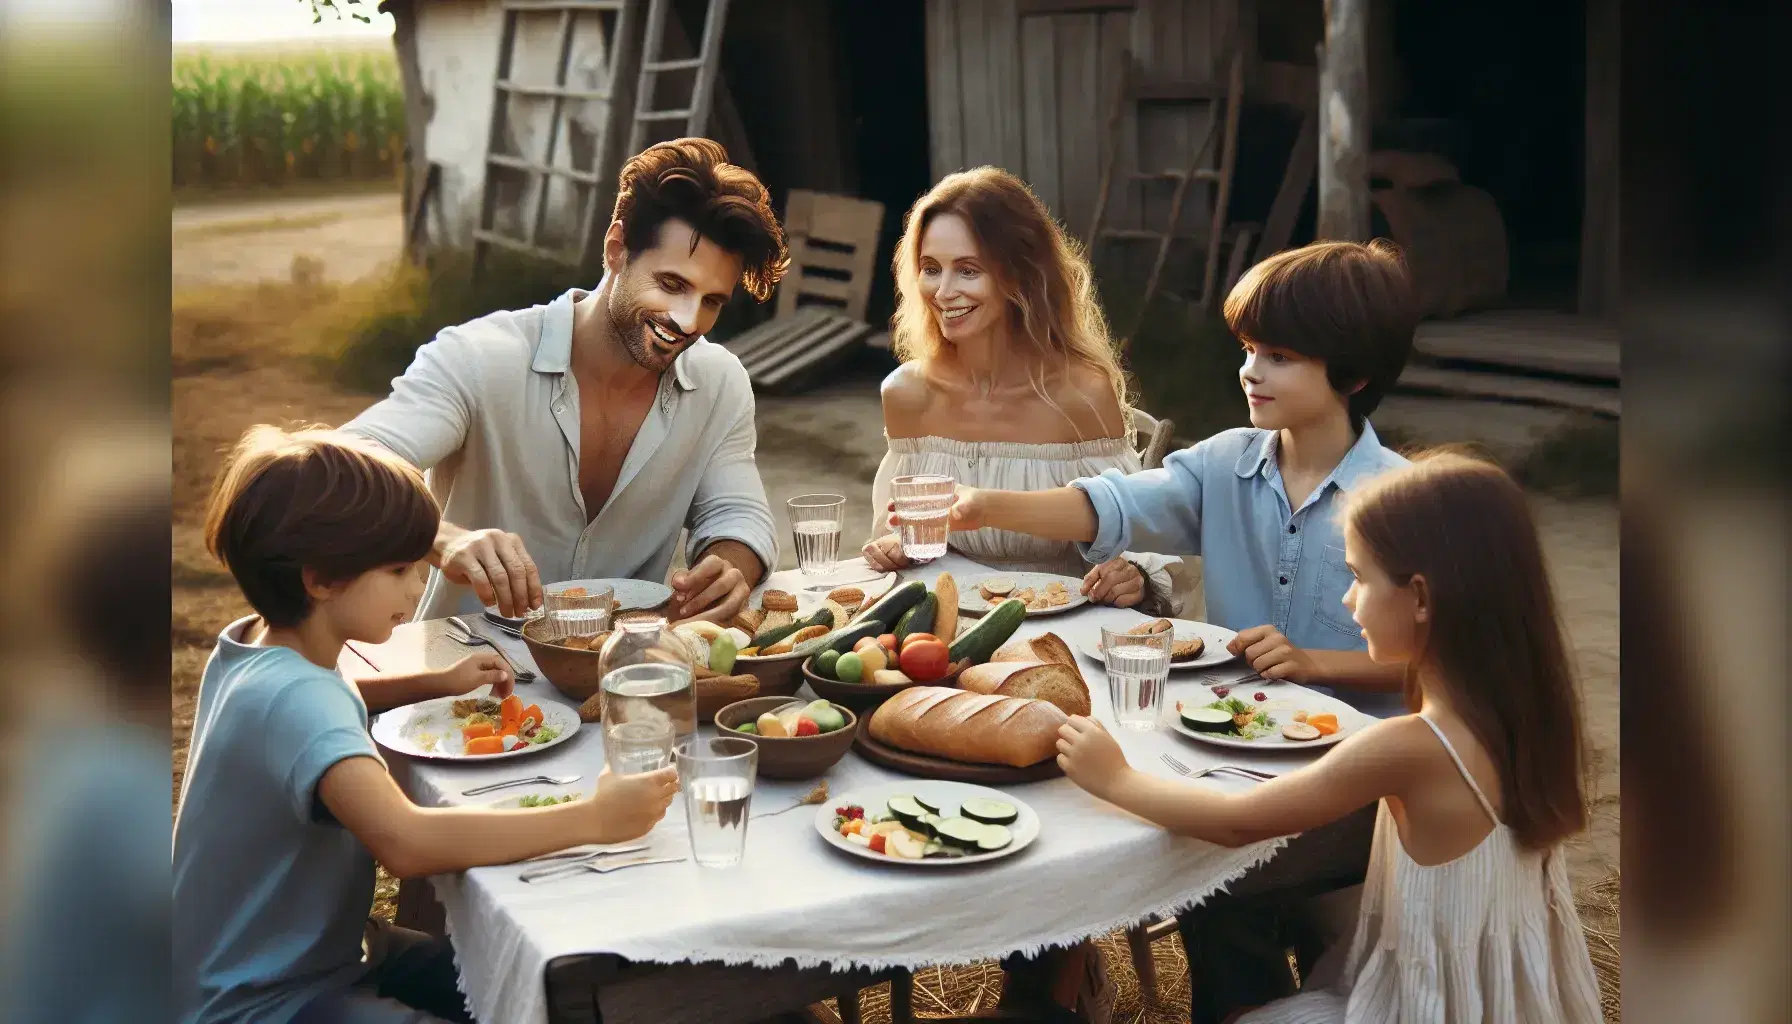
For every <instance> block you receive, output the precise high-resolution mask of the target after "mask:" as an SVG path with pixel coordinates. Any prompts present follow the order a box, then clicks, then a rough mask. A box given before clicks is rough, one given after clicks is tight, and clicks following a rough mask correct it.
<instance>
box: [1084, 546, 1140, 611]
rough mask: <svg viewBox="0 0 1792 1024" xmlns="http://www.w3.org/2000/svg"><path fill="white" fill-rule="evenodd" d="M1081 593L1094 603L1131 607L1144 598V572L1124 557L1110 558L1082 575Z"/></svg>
mask: <svg viewBox="0 0 1792 1024" xmlns="http://www.w3.org/2000/svg"><path fill="white" fill-rule="evenodd" d="M1083 593H1085V594H1087V595H1089V600H1091V601H1094V602H1095V603H1096V604H1111V605H1113V606H1114V607H1116V608H1131V607H1132V606H1133V605H1135V604H1138V603H1139V602H1140V601H1143V600H1145V574H1144V573H1143V572H1140V571H1139V567H1138V566H1136V565H1134V564H1132V563H1131V562H1129V561H1127V560H1126V559H1124V558H1110V559H1108V560H1107V561H1105V562H1103V563H1101V564H1100V565H1098V566H1096V567H1095V568H1093V569H1090V570H1089V574H1088V575H1087V576H1084V577H1083Z"/></svg>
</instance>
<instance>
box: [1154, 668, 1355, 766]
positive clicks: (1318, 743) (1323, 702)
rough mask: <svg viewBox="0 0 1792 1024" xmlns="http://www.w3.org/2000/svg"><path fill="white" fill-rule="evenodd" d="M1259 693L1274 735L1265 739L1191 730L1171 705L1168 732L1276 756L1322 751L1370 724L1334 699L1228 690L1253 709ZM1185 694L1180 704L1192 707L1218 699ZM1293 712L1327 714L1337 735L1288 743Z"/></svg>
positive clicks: (1204, 691) (1261, 687)
mask: <svg viewBox="0 0 1792 1024" xmlns="http://www.w3.org/2000/svg"><path fill="white" fill-rule="evenodd" d="M1259 691H1261V692H1262V693H1263V695H1264V696H1266V697H1268V698H1269V699H1268V700H1266V701H1264V702H1263V703H1262V704H1261V705H1260V706H1261V707H1263V708H1264V709H1266V710H1267V711H1268V712H1269V714H1270V717H1271V718H1274V719H1275V721H1276V727H1275V731H1274V732H1271V733H1270V734H1269V735H1268V736H1264V737H1262V738H1260V739H1254V740H1247V739H1245V738H1244V737H1242V736H1227V735H1222V734H1219V733H1211V732H1201V731H1199V730H1197V729H1191V728H1189V727H1188V726H1186V725H1184V724H1183V723H1182V716H1181V715H1180V714H1178V713H1177V711H1176V707H1175V705H1171V706H1170V708H1169V713H1170V728H1172V729H1175V730H1176V731H1177V732H1179V733H1181V734H1182V735H1184V736H1187V737H1188V738H1189V739H1191V740H1195V741H1197V742H1199V743H1206V744H1208V745H1210V746H1215V747H1232V748H1233V749H1235V750H1272V751H1276V752H1277V753H1280V752H1283V751H1291V750H1313V749H1323V748H1325V747H1329V746H1332V745H1333V744H1336V743H1337V742H1338V741H1339V740H1342V739H1344V738H1345V737H1346V736H1352V735H1354V734H1355V733H1356V732H1357V730H1359V729H1361V728H1362V727H1363V726H1365V725H1367V724H1368V723H1369V722H1371V721H1373V719H1371V718H1369V717H1368V716H1367V715H1365V714H1363V713H1362V712H1361V711H1358V710H1357V709H1355V708H1353V707H1351V706H1350V705H1348V704H1346V703H1344V702H1343V701H1341V700H1339V699H1338V698H1336V697H1327V696H1326V695H1325V694H1323V693H1314V692H1313V691H1312V690H1306V691H1304V692H1300V693H1298V694H1296V695H1288V691H1287V688H1286V687H1285V686H1278V685H1276V684H1275V683H1254V684H1253V683H1246V684H1242V685H1239V686H1234V687H1232V688H1231V693H1230V695H1231V696H1233V697H1237V698H1238V699H1239V700H1242V701H1244V702H1245V703H1246V704H1251V705H1256V704H1257V702H1256V701H1254V700H1252V699H1251V695H1252V694H1254V693H1257V692H1259ZM1187 692H1188V693H1189V694H1190V696H1185V697H1183V698H1182V703H1184V704H1188V705H1191V706H1193V707H1205V706H1206V705H1208V704H1211V703H1213V701H1215V700H1217V699H1218V698H1216V697H1215V696H1214V695H1213V690H1212V689H1211V688H1209V687H1205V686H1203V687H1200V688H1198V689H1196V690H1190V691H1187ZM1296 711H1305V712H1307V713H1308V714H1317V713H1320V712H1326V711H1329V712H1331V713H1332V714H1334V715H1337V716H1338V731H1337V732H1334V733H1332V734H1331V735H1330V736H1321V737H1319V738H1318V739H1316V740H1291V739H1289V738H1288V737H1286V736H1283V735H1282V726H1284V725H1287V724H1288V723H1289V722H1290V721H1293V718H1292V716H1293V715H1294V713H1295V712H1296Z"/></svg>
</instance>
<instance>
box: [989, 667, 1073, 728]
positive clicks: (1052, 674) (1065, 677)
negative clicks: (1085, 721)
mask: <svg viewBox="0 0 1792 1024" xmlns="http://www.w3.org/2000/svg"><path fill="white" fill-rule="evenodd" d="M996 694H997V695H998V696H1002V697H1030V698H1032V699H1034V700H1043V701H1048V702H1050V703H1051V704H1052V705H1053V706H1054V707H1056V708H1057V709H1058V710H1059V711H1062V712H1064V713H1065V714H1067V715H1083V716H1087V715H1088V714H1089V711H1090V706H1089V684H1087V683H1085V682H1083V674H1082V673H1081V672H1078V671H1077V670H1076V669H1074V668H1071V667H1070V666H1068V665H1058V664H1052V663H1048V664H1045V665H1030V666H1028V667H1026V668H1024V669H1021V670H1020V671H1019V672H1016V673H1014V674H1013V675H1010V676H1009V677H1008V678H1007V679H1004V680H1003V681H1002V685H1000V686H998V687H996Z"/></svg>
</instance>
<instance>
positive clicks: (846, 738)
mask: <svg viewBox="0 0 1792 1024" xmlns="http://www.w3.org/2000/svg"><path fill="white" fill-rule="evenodd" d="M788 703H790V698H789V697H787V696H786V697H749V698H747V699H746V700H740V701H735V702H734V703H733V704H730V705H728V706H727V707H725V708H723V709H722V710H720V711H718V712H716V732H717V733H719V734H721V735H723V736H738V737H740V738H741V739H743V740H752V741H753V742H754V743H756V744H758V745H759V774H761V775H763V776H765V777H766V778H768V779H813V778H816V777H817V776H820V775H823V774H826V772H827V770H828V769H829V768H832V767H833V766H834V765H835V764H836V763H838V762H839V760H840V759H841V758H842V757H845V756H846V752H847V751H848V750H849V749H851V748H852V740H853V734H854V733H856V732H857V731H858V728H859V719H858V716H857V715H854V714H853V713H852V710H851V709H850V708H844V707H841V706H840V705H838V704H835V705H834V708H835V710H837V711H839V712H840V713H841V714H842V715H844V716H846V725H844V726H843V727H841V728H839V729H835V730H834V731H833V732H824V733H822V734H821V735H819V736H759V735H755V734H753V733H742V732H735V731H734V729H735V726H738V725H741V724H743V723H746V722H752V721H757V720H758V718H759V716H760V715H762V714H765V713H766V712H767V711H770V710H772V709H773V708H776V707H778V706H779V705H781V704H788Z"/></svg>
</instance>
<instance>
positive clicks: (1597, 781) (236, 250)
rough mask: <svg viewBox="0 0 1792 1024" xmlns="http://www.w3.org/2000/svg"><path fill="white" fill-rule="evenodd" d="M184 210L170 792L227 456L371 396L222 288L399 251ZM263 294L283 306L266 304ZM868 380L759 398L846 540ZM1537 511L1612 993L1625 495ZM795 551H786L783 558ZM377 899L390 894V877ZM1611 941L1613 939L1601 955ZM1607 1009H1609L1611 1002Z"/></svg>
mask: <svg viewBox="0 0 1792 1024" xmlns="http://www.w3.org/2000/svg"><path fill="white" fill-rule="evenodd" d="M175 221H176V232H175V252H174V258H175V269H176V281H177V286H176V299H175V305H176V317H175V338H174V349H175V350H174V355H175V363H176V367H177V370H176V374H177V375H176V376H175V378H174V381H173V396H172V397H173V405H174V435H175V450H174V516H175V519H174V563H175V564H174V567H173V568H174V590H173V621H174V637H173V639H174V659H173V660H174V664H173V670H174V672H173V697H174V723H173V724H174V736H175V740H174V742H175V750H174V764H175V772H176V778H175V780H174V784H175V791H176V792H178V789H179V773H180V772H181V770H182V768H183V766H184V764H185V760H186V746H187V737H188V735H189V733H190V731H191V728H192V712H193V700H194V697H195V691H196V687H197V685H198V678H199V674H200V671H201V670H202V668H203V666H204V662H205V658H206V656H207V653H208V652H209V650H210V647H211V645H212V643H213V642H214V638H215V637H216V635H217V633H218V631H219V629H221V628H222V627H223V626H224V625H225V624H226V623H228V622H229V621H230V620H231V619H233V618H236V617H238V616H239V615H242V614H245V613H246V611H247V609H246V606H245V605H244V604H243V602H242V599H241V597H240V596H239V595H238V594H237V593H236V590H235V588H234V586H233V585H232V584H231V581H230V579H229V577H228V576H227V575H225V574H224V573H223V572H222V571H220V570H219V569H218V567H217V566H216V565H215V563H213V562H212V561H211V559H210V557H209V556H208V555H207V554H206V553H205V551H204V549H203V544H202V542H201V539H200V524H201V518H202V516H203V511H204V509H203V506H204V501H205V496H206V493H207V490H208V489H209V487H210V484H211V479H212V475H213V474H214V473H215V471H216V468H217V465H218V463H219V460H220V457H221V454H222V452H223V451H224V450H225V449H226V448H227V447H228V446H229V445H230V444H231V443H232V442H233V441H235V440H236V438H237V437H238V436H239V435H240V434H241V432H242V431H243V430H244V429H245V428H246V427H248V426H250V425H252V424H255V423H260V422H276V423H293V422H298V421H309V422H324V423H330V424H337V423H341V422H344V421H346V420H347V419H349V418H350V417H352V416H353V415H354V414H355V413H356V412H358V411H359V410H361V409H362V408H365V407H366V406H367V405H369V404H371V403H372V402H373V401H375V400H376V397H377V396H374V395H368V394H357V393H351V392H347V391H344V390H343V389H341V388H340V387H338V386H336V385H334V384H332V383H330V382H329V381H328V380H326V379H324V378H323V377H322V376H321V375H320V374H319V373H318V372H317V370H316V369H315V366H316V364H315V362H314V361H311V360H309V359H307V358H305V357H304V356H303V355H302V354H294V353H293V350H292V348H291V341H290V339H286V340H285V342H283V343H281V344H271V343H269V342H268V341H267V340H266V338H265V337H264V336H263V335H264V334H267V333H269V332H273V331H275V330H276V326H275V324H274V321H275V320H277V319H278V318H279V317H280V312H279V309H278V305H279V302H280V301H285V302H293V301H295V300H294V298H293V297H292V295H291V294H290V292H291V290H292V289H293V288H294V287H296V286H293V285H290V284H274V285H266V286H264V288H263V290H262V291H260V292H256V291H255V290H253V289H239V290H237V291H234V292H232V291H229V290H228V287H227V288H226V290H225V291H224V292H223V293H220V292H219V291H218V288H217V286H219V285H224V286H234V285H238V284H242V283H244V282H252V281H256V280H262V279H267V280H272V281H276V282H284V281H287V280H289V276H290V265H291V262H292V256H293V255H295V253H296V252H317V253H319V254H320V255H324V254H327V256H328V258H327V259H326V260H325V278H326V280H351V279H354V278H356V277H360V276H362V275H365V274H368V273H371V272H372V271H373V270H375V269H376V268H377V267H378V266H379V265H380V264H381V263H382V262H385V261H388V260H390V259H392V257H393V255H394V253H395V251H396V247H397V211H396V200H395V199H394V198H391V197H377V196H376V197H367V196H356V197H351V198H348V199H339V200H327V199H320V200H298V201H294V202H292V203H287V204H268V203H264V204H260V205H258V206H255V207H252V208H251V207H242V206H239V207H236V208H225V209H222V210H220V209H215V208H203V209H197V210H190V211H180V210H177V211H176V215H175ZM256 225H262V226H263V227H257V226H256ZM282 254H284V256H282ZM183 275H185V276H184V277H183ZM183 280H184V281H186V282H187V283H186V284H184V285H183V284H181V283H180V282H181V281H183ZM192 289H201V290H203V298H202V300H197V301H199V302H200V306H201V311H202V315H200V314H190V315H188V316H186V317H183V316H182V314H181V309H182V307H183V302H186V301H187V300H186V299H184V298H183V292H186V291H190V290H192ZM221 294H222V296H223V297H222V298H221V297H220V295H221ZM233 295H234V296H236V300H235V301H240V302H242V303H244V304H254V305H256V306H257V310H256V311H253V312H252V311H248V310H245V311H244V312H243V313H242V315H240V316H231V315H227V314H226V313H224V312H221V311H220V309H219V304H220V302H228V301H231V298H230V297H231V296H233ZM297 301H301V302H302V301H304V299H303V297H300V299H299V300H297ZM270 304H271V306H272V307H274V308H272V311H271V312H270V310H269V306H270ZM422 340H424V339H419V341H422ZM196 350H202V352H201V354H202V355H203V356H204V358H183V354H185V355H191V354H192V353H193V352H194V351H196ZM876 383H877V382H876V378H875V376H859V377H854V378H851V379H847V380H842V381H838V382H836V383H835V384H834V385H832V386H830V387H828V388H826V389H823V390H820V391H817V392H813V393H810V394H806V395H802V396H798V397H793V398H761V399H760V401H759V407H758V413H759V461H760V470H761V474H762V476H763V477H764V479H765V483H766V488H767V491H768V492H769V496H770V498H771V500H772V503H773V505H774V506H780V505H782V503H783V502H784V500H785V499H786V498H789V497H791V496H793V495H796V494H799V493H803V492H807V491H824V490H825V491H836V492H839V493H843V494H846V495H847V496H848V516H849V536H850V535H851V534H852V533H855V532H862V531H864V530H866V529H868V528H869V526H870V523H871V509H870V504H869V494H870V488H871V481H872V478H873V475H874V474H875V472H876V469H877V465H878V460H879V459H880V458H881V457H882V455H883V439H882V434H881V431H882V422H881V416H880V411H879V403H878V397H877V389H876ZM1422 408H1423V407H1422V406H1414V405H1412V404H1410V403H1409V404H1408V405H1407V407H1405V408H1403V409H1402V410H1401V414H1402V416H1403V417H1405V418H1407V419H1410V418H1412V417H1413V416H1415V415H1423V413H1422V411H1421V410H1422ZM1484 413H1485V410H1469V411H1468V412H1467V413H1465V412H1464V411H1463V410H1462V409H1460V408H1451V409H1444V410H1442V411H1440V412H1439V413H1438V416H1437V418H1436V419H1434V420H1432V422H1435V423H1437V424H1440V426H1439V428H1438V429H1437V430H1434V431H1432V432H1431V433H1433V434H1435V433H1438V432H1439V431H1441V432H1443V433H1445V434H1449V433H1453V432H1454V431H1455V430H1456V429H1457V428H1458V425H1461V429H1462V430H1463V431H1464V433H1465V434H1470V435H1471V436H1464V437H1461V438H1459V439H1461V440H1471V439H1475V438H1474V437H1472V432H1473V430H1474V424H1476V423H1479V422H1483V421H1485V422H1488V423H1493V422H1495V421H1497V420H1499V417H1498V416H1494V417H1491V418H1489V417H1488V416H1486V415H1484ZM1507 419H1508V420H1509V419H1510V417H1507ZM1432 439H1433V438H1427V440H1432ZM1438 439H1441V438H1438ZM1537 511H1538V517H1539V522H1540V525H1541V529H1542V533H1543V539H1544V545H1545V548H1546V550H1547V553H1548V557H1549V560H1550V566H1551V570H1552V572H1553V574H1554V579H1555V586H1556V588H1557V594H1558V598H1559V600H1560V603H1561V612H1562V616H1563V618H1564V620H1565V622H1566V623H1567V628H1568V632H1569V635H1570V639H1571V642H1572V644H1573V647H1574V651H1575V654H1576V656H1577V658H1578V660H1579V666H1580V670H1581V675H1582V681H1583V688H1584V694H1585V706H1586V723H1587V736H1588V740H1589V747H1590V761H1591V764H1590V768H1591V790H1592V793H1593V800H1594V804H1593V811H1594V813H1593V823H1592V828H1591V829H1590V830H1589V832H1588V833H1587V834H1586V835H1585V836H1584V837H1583V838H1582V839H1581V840H1579V841H1577V842H1575V843H1574V844H1573V845H1572V847H1571V848H1570V850H1569V857H1570V864H1571V869H1572V874H1573V877H1574V880H1575V884H1576V888H1577V890H1578V891H1579V892H1580V893H1581V905H1582V912H1583V920H1584V921H1585V922H1586V924H1587V925H1588V927H1589V928H1590V929H1592V931H1593V934H1592V936H1591V938H1590V941H1591V942H1592V944H1593V945H1594V946H1595V950H1594V953H1595V961H1596V963H1600V964H1601V966H1602V968H1605V967H1607V965H1608V961H1610V962H1612V966H1611V969H1607V970H1602V974H1605V975H1608V976H1609V978H1608V983H1609V985H1610V986H1611V987H1612V988H1611V991H1614V992H1615V985H1616V977H1615V956H1616V947H1615V942H1616V934H1617V930H1618V920H1617V916H1616V911H1617V903H1616V882H1615V876H1616V873H1617V871H1618V795H1619V793H1618V767H1619V752H1618V590H1617V582H1618V514H1617V505H1616V502H1615V501H1611V500H1596V501H1564V500H1557V499H1553V498H1548V497H1539V498H1538V500H1537ZM854 524H857V525H854ZM790 557H791V556H790V555H789V554H788V553H786V555H785V560H786V561H787V562H788V561H789V560H790ZM382 877H383V876H382ZM382 895H383V896H388V897H389V895H390V886H389V883H387V884H386V885H385V887H384V891H383V893H382ZM1601 944H1603V946H1604V947H1607V948H1609V949H1610V950H1611V954H1610V956H1608V957H1606V958H1605V959H1604V960H1602V959H1601V953H1600V948H1601ZM1103 945H1104V947H1106V948H1107V949H1108V951H1109V961H1110V968H1111V971H1112V973H1113V974H1114V976H1115V978H1116V982H1117V983H1119V985H1120V987H1121V990H1122V997H1123V999H1122V1005H1123V1007H1124V1008H1125V1009H1126V1011H1127V1012H1126V1013H1125V1014H1124V1015H1122V1016H1117V1017H1116V1019H1117V1020H1120V1019H1126V1020H1149V1021H1153V1022H1156V1021H1170V1020H1175V1019H1177V1017H1176V1015H1175V1014H1173V1013H1171V1012H1170V1011H1169V1010H1167V1009H1166V1008H1165V1007H1164V1006H1155V1007H1146V1006H1143V1005H1142V1004H1141V1003H1140V1002H1139V1001H1138V998H1137V995H1138V994H1137V989H1136V985H1133V984H1132V982H1131V978H1132V969H1131V967H1130V963H1129V961H1128V960H1127V958H1126V955H1125V946H1124V943H1118V942H1116V941H1108V942H1105V943H1104V944H1103ZM1158 946H1159V948H1158V949H1157V950H1156V954H1157V955H1156V959H1157V960H1158V967H1159V974H1160V976H1161V977H1162V979H1163V984H1164V989H1163V994H1164V997H1165V999H1166V1000H1167V1003H1168V1005H1169V1006H1174V1005H1177V1003H1178V1001H1179V1000H1180V999H1182V998H1184V997H1183V996H1182V995H1179V994H1178V993H1179V992H1186V985H1187V971H1186V964H1185V963H1184V962H1183V960H1182V953H1181V948H1180V945H1179V944H1177V943H1176V942H1174V941H1173V940H1165V941H1164V942H1160V943H1159V944H1158ZM984 970H985V969H984V968H965V969H963V971H960V972H946V973H945V974H942V975H940V976H939V977H938V978H935V979H933V980H932V981H931V982H929V981H928V980H927V978H926V976H923V979H922V980H923V982H924V983H925V984H928V985H930V986H931V989H930V990H932V991H935V992H936V996H937V997H938V998H940V999H945V1000H947V1001H953V1000H956V999H957V996H956V995H954V994H955V993H957V994H961V995H962V996H963V1002H964V1003H966V1004H968V1002H969V1001H970V999H971V996H970V993H971V992H973V991H976V990H977V989H978V984H977V983H975V981H974V977H982V975H980V974H975V972H979V971H984ZM929 974H931V972H929ZM1129 986H1130V987H1129ZM985 998H987V997H985ZM922 1001H923V1002H926V999H925V998H923V999H922ZM942 1005H943V1004H942ZM1183 1005H1186V1004H1183ZM941 1008H942V1007H935V1009H936V1010H937V1009H941ZM953 1008H954V1009H955V1010H959V1011H962V1010H963V1009H964V1006H961V1005H958V1003H957V1002H953ZM867 1009H868V1010H873V1011H874V1010H875V1004H868V1006H867ZM1608 1015H1612V1019H1615V1008H1614V1009H1612V1010H1609V1011H1608ZM868 1019H869V1018H868Z"/></svg>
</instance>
